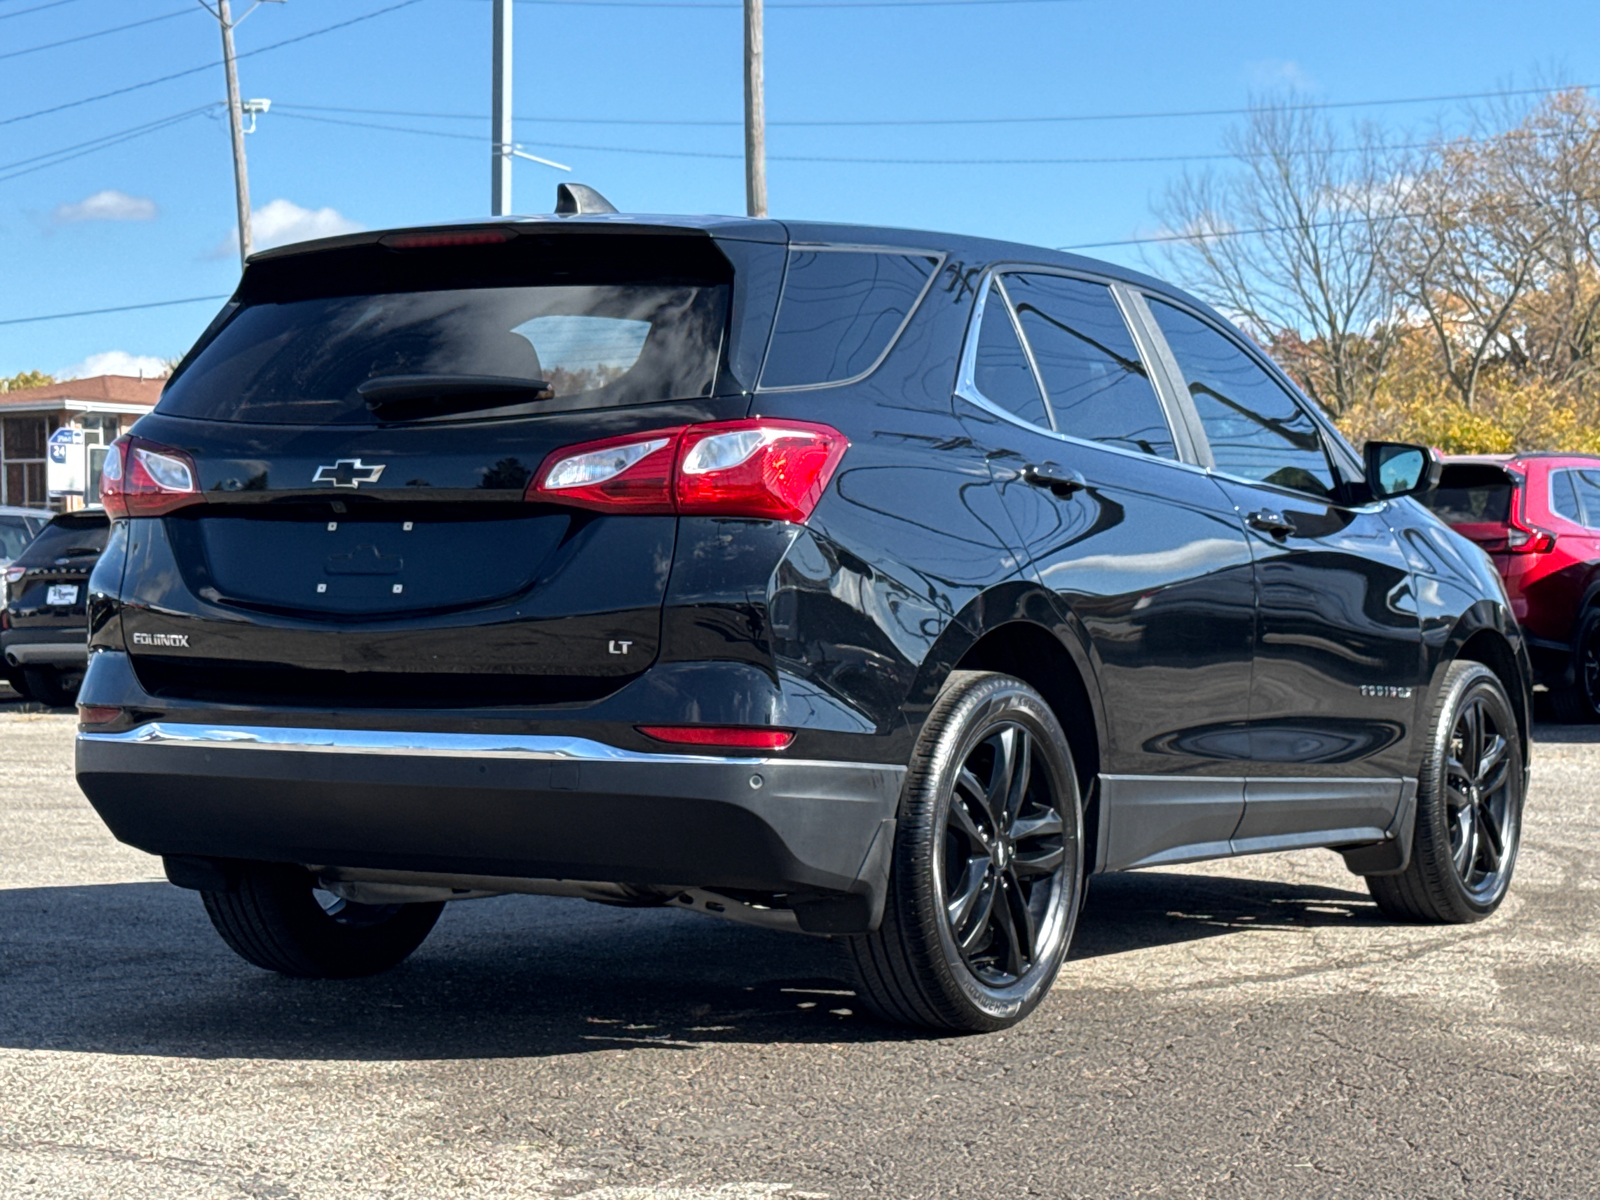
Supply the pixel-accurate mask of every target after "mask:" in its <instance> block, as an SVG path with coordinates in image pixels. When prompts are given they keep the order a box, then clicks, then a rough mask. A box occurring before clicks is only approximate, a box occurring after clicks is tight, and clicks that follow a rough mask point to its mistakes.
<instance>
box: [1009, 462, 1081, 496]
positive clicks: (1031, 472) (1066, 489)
mask: <svg viewBox="0 0 1600 1200" xmlns="http://www.w3.org/2000/svg"><path fill="white" fill-rule="evenodd" d="M1022 478H1023V479H1025V480H1027V481H1028V482H1029V483H1031V484H1033V486H1034V487H1042V488H1049V489H1050V490H1051V491H1052V492H1054V493H1055V494H1056V495H1058V496H1070V495H1072V493H1073V492H1078V491H1082V490H1083V489H1084V488H1086V487H1088V486H1089V483H1088V481H1087V480H1086V479H1084V477H1083V473H1082V472H1081V471H1074V470H1073V469H1072V468H1071V467H1063V466H1062V465H1061V464H1060V463H1053V462H1042V463H1029V464H1028V465H1027V466H1025V467H1023V468H1022Z"/></svg>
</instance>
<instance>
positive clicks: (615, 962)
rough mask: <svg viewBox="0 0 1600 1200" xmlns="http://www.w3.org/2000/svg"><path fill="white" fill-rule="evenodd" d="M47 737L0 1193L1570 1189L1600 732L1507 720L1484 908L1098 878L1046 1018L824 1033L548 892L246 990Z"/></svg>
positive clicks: (1374, 1193) (1224, 881) (48, 721)
mask: <svg viewBox="0 0 1600 1200" xmlns="http://www.w3.org/2000/svg"><path fill="white" fill-rule="evenodd" d="M7 707H9V711H7ZM72 735H73V720H72V717H71V716H70V715H67V714H62V713H43V712H27V711H23V710H22V709H20V708H19V707H18V706H16V705H14V704H13V705H10V706H0V866H3V874H0V1196H5V1197H14V1196H15V1197H25V1196H26V1197H31V1196H48V1197H67V1196H72V1197H76V1196H84V1197H90V1196H92V1197H123V1196H138V1197H144V1196H149V1197H162V1198H164V1200H180V1198H190V1197H193V1198H206V1200H212V1198H230V1200H231V1198H234V1197H257V1198H263V1200H266V1198H271V1200H323V1198H325V1197H326V1198H333V1197H339V1198H340V1200H362V1198H367V1197H374V1198H377V1197H382V1198H389V1197H396V1198H398V1197H406V1198H408V1200H411V1198H420V1197H440V1196H460V1197H464V1198H472V1200H478V1198H483V1200H491V1198H501V1197H583V1198H585V1200H709V1198H712V1197H715V1198H717V1200H758V1198H761V1200H764V1198H769V1197H778V1198H805V1197H820V1196H827V1197H839V1198H844V1197H897V1198H898V1197H973V1198H989V1197H1012V1196H1047V1197H1080V1196H1081V1197H1096V1198H1101V1197H1125V1196H1126V1197H1132V1196H1139V1197H1146V1196H1154V1197H1249V1198H1251V1200H1259V1198H1266V1197H1293V1198H1294V1200H1310V1198H1313V1197H1324V1196H1328V1197H1332V1196H1341V1197H1342V1196H1349V1197H1390V1196H1392V1197H1406V1198H1407V1200H1420V1198H1425V1197H1563V1198H1564V1197H1593V1196H1596V1195H1600V1150H1597V1148H1596V1138H1597V1134H1600V1105H1597V1101H1596V1094H1597V1091H1600V1086H1597V1085H1600V1006H1597V1003H1596V994H1597V990H1600V989H1597V980H1600V934H1597V930H1596V916H1597V915H1600V867H1597V855H1596V847H1597V845H1600V769H1597V768H1600V730H1594V729H1587V728H1584V729H1579V728H1563V727H1544V728H1541V729H1540V730H1539V731H1538V736H1537V740H1538V745H1537V746H1536V747H1535V753H1534V790H1533V793H1532V796H1531V798H1530V800H1529V805H1528V813H1527V822H1526V842H1525V844H1524V847H1523V851H1522V858H1521V861H1520V863H1519V866H1518V874H1517V880H1516V882H1515V884H1514V885H1513V889H1512V893H1511V896H1510V898H1509V900H1508V901H1507V902H1506V904H1505V906H1504V907H1503V908H1502V909H1501V911H1500V912H1499V913H1498V914H1497V915H1496V916H1495V917H1494V918H1492V919H1491V920H1489V921H1487V922H1485V923H1483V924H1481V925H1476V926H1469V927H1465V928H1438V927H1406V926H1398V925H1393V924H1390V923H1388V922H1386V921H1384V920H1383V919H1381V918H1380V917H1379V916H1378V915H1377V913H1376V911H1375V909H1374V908H1373V906H1372V904H1371V903H1370V901H1369V900H1368V898H1367V895H1366V892H1365V890H1364V889H1363V888H1362V886H1361V883H1360V881H1359V880H1358V879H1356V878H1355V877H1354V876H1351V875H1349V874H1348V873H1347V872H1346V871H1345V870H1344V868H1343V864H1342V862H1341V860H1340V859H1339V858H1337V857H1336V856H1335V855H1332V854H1329V853H1326V852H1323V853H1306V854H1300V855H1293V856H1286V857H1269V858H1261V859H1250V860H1235V861H1232V862H1227V863H1220V864H1210V865H1206V866H1199V867H1188V868H1175V869H1170V870H1163V871H1152V872H1142V873H1138V874H1131V875H1121V876H1111V877H1106V878H1103V879H1098V880H1096V881H1095V883H1094V886H1093V888H1092V892H1091V897H1090V902H1089V906H1088V908H1087V909H1086V911H1085V914H1084V918H1083V921H1082V924H1081V925H1080V926H1079V931H1078V937H1077V941H1076V943H1075V946H1074V950H1073V955H1072V961H1071V962H1069V963H1068V965H1067V966H1066V968H1065V969H1064V970H1063V972H1062V975H1061V978H1060V981H1059V982H1058V983H1057V984H1056V987H1055V990H1054V991H1053V993H1052V994H1051V995H1050V997H1049V998H1048V999H1047V1001H1046V1002H1045V1004H1044V1005H1043V1006H1042V1007H1041V1008H1040V1010H1039V1011H1038V1012H1037V1013H1036V1014H1035V1015H1034V1016H1033V1017H1032V1018H1030V1019H1029V1020H1028V1021H1026V1022H1025V1023H1024V1024H1022V1025H1021V1026H1019V1027H1018V1028H1016V1029H1015V1030H1012V1031H1010V1032H1008V1033H1005V1034H999V1035H992V1036H987V1037H963V1038H937V1037H928V1036H922V1035H917V1034H912V1033H908V1032H906V1031H903V1030H898V1029H894V1028H890V1027H886V1026H883V1025H879V1024H877V1023H875V1022H873V1021H871V1020H870V1019H868V1018H866V1017H864V1016H863V1015H861V1014H860V1013H859V1012H857V1011H855V1005H854V998H853V996H851V995H850V994H849V993H848V988H847V985H846V984H844V983H842V982H840V981H839V978H840V977H839V973H838V970H837V967H836V965H835V961H834V959H833V957H832V947H831V946H830V945H829V944H828V943H827V942H825V941H822V940H819V939H810V938H796V937H791V936H785V935H782V934H776V933H769V932H766V931H762V930H755V929H750V928H746V927H742V926H736V925H732V924H727V923H722V922H718V921H714V920H712V919H708V918H705V917H697V916H694V915H692V914H688V913H681V912H675V911H660V910H649V911H639V910H624V909H615V908H605V907H600V906H596V905H590V904H585V903H583V902H580V901H567V900H553V899H542V898H533V897H506V898H500V899H493V900H478V901H466V902H462V903H459V904H455V905H451V906H450V907H449V908H448V909H447V910H446V912H445V915H444V917H443V918H442V919H441V921H440V923H439V926H438V928H437V929H436V931H435V932H434V934H433V936H432V937H431V938H430V939H429V940H428V941H427V942H426V943H425V944H424V945H423V947H422V949H421V950H420V951H419V952H418V953H417V954H416V955H415V956H413V957H412V958H411V959H410V960H409V961H408V962H407V963H405V964H404V965H402V966H401V967H400V968H399V969H397V970H395V971H393V972H391V973H389V974H387V975H384V976H380V977H378V978H374V979H369V980H358V981H354V982H305V981H294V980H288V979H282V978H278V977H276V976H273V975H269V974H266V973H264V972H261V971H258V970H256V969H254V968H252V967H249V966H247V965H246V964H244V963H243V962H241V961H239V960H237V959H235V958H234V957H233V955H232V954H231V953H230V952H229V951H228V950H227V949H226V948H225V947H224V946H223V944H222V942H221V941H220V940H219V939H218V938H217V937H216V936H215V935H214V934H213V933H212V931H211V928H210V925H209V923H208V922H207V920H206V917H205V913H204V911H203V910H202V908H201V905H200V901H199V899H198V898H197V897H196V896H195V895H194V894H193V893H189V892H183V891H179V890H178V889H176V888H173V887H171V886H169V885H168V884H166V883H165V882H164V881H163V879H162V876H161V867H160V863H159V861H158V860H156V859H153V858H150V857H149V856H147V855H144V854H141V853H139V852H137V851H135V850H131V849H129V848H128V847H125V846H121V845H119V844H118V843H116V842H115V841H113V840H112V838H111V837H110V835H109V834H107V833H106V832H105V830H104V828H103V827H102V826H101V825H100V823H99V821H98V819H97V818H96V817H95V815H94V813H93V812H92V810H91V809H90V808H89V806H88V804H87V802H86V801H85V800H84V799H83V797H82V795H81V793H79V791H78V789H77V787H76V785H75V784H74V782H73V777H72Z"/></svg>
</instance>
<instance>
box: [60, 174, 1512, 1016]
mask: <svg viewBox="0 0 1600 1200" xmlns="http://www.w3.org/2000/svg"><path fill="white" fill-rule="evenodd" d="M574 196H576V197H577V199H574ZM586 197H587V199H586ZM604 207H605V206H603V205H602V204H601V203H600V202H599V201H598V199H597V198H593V197H592V193H586V192H585V191H583V190H581V189H572V190H571V191H569V192H568V193H566V194H565V195H564V197H563V203H561V204H560V205H558V210H557V212H556V213H555V214H553V215H550V216H546V217H533V218H525V219H522V218H519V219H501V220H495V221H491V222H479V223H465V224H458V225H451V226H445V227H437V228H426V229H421V228H419V229H406V230H399V231H391V232H376V233H360V234H353V235H349V236H344V237H338V238H332V239H327V240H324V241H318V242H311V243H306V244H302V245H297V246H290V247H285V248H282V249H277V250H270V251H267V252H265V253H261V254H257V255H255V256H254V257H253V258H251V260H250V263H249V266H248V267H247V268H246V270H245V272H244V275H243V278H242V280H241V282H240V284H239V288H238V291H237V293H236V294H235V295H234V296H233V298H232V299H231V300H230V301H229V302H228V304H227V305H226V307H224V309H223V310H222V312H221V313H220V314H219V315H218V317H217V318H216V320H215V321H214V322H212V324H211V326H210V327H209V328H208V329H207V330H206V331H205V333H204V334H203V336H202V337H201V338H200V340H199V342H198V344H197V345H196V346H195V347H194V349H193V350H191V351H190V352H189V354H188V356H187V357H186V358H184V360H183V361H182V363H181V364H180V365H179V366H178V368H177V370H176V371H175V372H174V373H173V375H172V378H171V380H170V381H169V382H168V383H167V385H166V389H165V391H164V393H163V395H162V398H161V401H160V403H159V404H158V405H157V407H156V409H155V411H154V412H153V413H151V414H150V415H148V416H146V417H143V418H141V419H140V420H139V422H138V423H137V424H136V425H135V426H134V428H133V430H132V432H131V434H129V435H128V436H126V437H123V438H121V439H119V440H118V442H117V443H116V446H115V449H114V450H113V451H112V452H111V453H110V454H109V455H108V457H107V459H106V465H105V475H104V483H103V485H102V490H103V496H104V500H105V505H106V508H107V510H108V511H109V512H110V513H111V514H112V515H113V517H114V518H115V522H114V526H113V529H112V533H111V537H110V543H109V546H108V548H107V550H106V551H105V553H104V555H103V557H102V558H101V560H100V563H99V565H98V567H97V568H96V570H95V572H94V575H93V576H92V579H91V583H90V591H91V597H90V613H89V624H90V631H89V640H90V646H91V648H92V653H91V656H90V662H89V668H88V673H87V677H86V679H85V681H84V683H83V688H82V692H81V695H80V697H79V704H80V715H81V722H82V724H81V727H80V732H79V736H78V741H77V772H78V780H79V782H80V783H81V785H82V787H83V790H84V791H85V792H86V793H87V795H88V796H89V798H90V800H91V801H92V802H93V804H94V806H95V807H96V809H98V811H99V813H100V814H101V816H102V817H103V818H104V819H105V821H106V823H107V824H108V825H109V826H110V828H111V830H112V831H113V832H114V833H115V834H116V836H117V837H119V838H121V839H122V840H123V841H125V842H128V843H130V844H132V845H134V846H137V847H140V848H141V849H144V850H147V851H150V852H151V853H154V854H159V855H161V856H163V858H164V859H165V866H166V872H167V876H168V878H169V879H170V880H171V881H172V882H173V883H175V884H177V885H179V886H180V887H187V888H193V889H196V890H198V891H200V892H201V894H202V896H203V899H204V902H205V906H206V909H207V911H208V912H209V914H210V916H211V919H212V921H213V922H214V924H215V925H216V928H217V930H218V932H219V933H220V934H221V935H222V937H223V938H224V939H225V940H226V941H227V943H228V944H229V945H230V946H231V947H232V948H233V949H234V950H235V951H237V952H238V953H239V954H240V955H242V956H243V957H244V958H246V959H248V960H249V961H250V962H252V963H255V964H257V965H259V966H262V967H266V968H270V969H272V970H275V971H280V972H283V973H285V974H288V975H297V976H324V977H325V976H353V975H360V974H365V973H370V972H375V971H379V970H383V969H385V968H387V967H390V966H393V965H394V964H396V963H398V962H399V961H400V960H402V959H403V958H405V956H406V955H407V954H409V953H410V952H411V951H412V950H413V949H415V948H416V947H417V945H418V944H419V943H420V942H421V941H422V940H423V938H424V937H425V936H426V935H427V933H428V931H429V929H430V928H431V927H432V926H433V924H434V922H435V921H436V920H437V919H438V916H439V913H440V911H441V909H442V907H443V905H444V903H445V902H447V901H450V900H455V899H465V898H470V897H475V896H483V895H493V894H503V893H511V892H524V893H536V894H544V895H562V896H574V897H582V898H586V899H590V900H595V901H601V902H605V903H612V904H625V905H674V906H679V907H683V908H688V909H693V910H695V911H698V912H702V913H713V914H718V915H721V916H724V917H728V918H732V919H735V920H742V921H747V922H752V923H755V924H759V925H765V926H769V927H773V928H782V929H792V930H796V931H800V932H804V933H808V934H817V935H825V936H830V937H832V938H834V939H835V940H836V941H837V942H838V943H839V944H840V946H841V947H842V950H843V956H844V958H845V960H846V962H847V964H848V965H849V967H850V969H851V970H852V971H853V973H854V977H855V986H856V987H857V989H858V991H859V993H860V996H861V1000H862V1002H863V1003H864V1005H865V1006H867V1007H868V1008H870V1009H871V1010H873V1011H874V1012H875V1013H877V1014H879V1015H880V1016H883V1017H886V1018H889V1019H891V1020H895V1021H901V1022H909V1023H914V1024H920V1025H924V1026H931V1027H934V1028H942V1029H953V1030H992V1029H997V1028H1001V1027H1004V1026H1006V1025H1008V1024H1010V1023H1012V1022H1014V1021H1017V1020H1019V1019H1020V1018H1021V1017H1023V1016H1024V1015H1026V1014H1027V1013H1028V1012H1029V1011H1030V1010H1031V1009H1032V1008H1033V1007H1034V1006H1035V1005H1037V1004H1038V1003H1039V1001H1040V999H1041V997H1042V996H1043V995H1044V993H1045V992H1046V991H1047V990H1048V988H1049V986H1050V983H1051V981H1052V979H1053V978H1054V976H1055V974H1056V972H1057V969H1058V968H1059V967H1060V965H1061V962H1062V960H1063V958H1064V957H1065V954H1066V951H1067V947H1068V943H1069V942H1070V940H1071V938H1072V933H1073V928H1074V925H1075V924H1076V921H1077V918H1078V910H1079V906H1080V902H1081V900H1082V897H1083V895H1084V892H1085V881H1086V879H1087V878H1088V877H1089V876H1091V875H1093V874H1095V873H1098V872H1104V871H1122V870H1127V869H1130V868H1136V867H1150V866H1156V865H1162V864H1170V863H1178V862H1187V861H1193V860H1198V859H1214V858H1222V857H1227V856H1230V855H1243V854H1256V853H1260V852H1264V851H1276V850H1289V849H1301V848H1306V847H1327V848H1330V849H1332V850H1334V851H1337V852H1338V853H1340V854H1342V855H1343V856H1344V859H1345V862H1346V863H1347V864H1348V866H1349V869H1350V870H1351V871H1353V872H1355V873H1357V874H1359V875H1363V876H1365V877H1366V879H1367V882H1368V886H1369V887H1370V889H1371V892H1372V894H1373V896H1374V897H1375V899H1376V901H1377V904H1378V906H1379V907H1380V908H1381V909H1382V910H1383V911H1384V912H1385V913H1388V914H1390V915H1391V916H1394V917H1397V918H1400V919H1403V920H1411V921H1417V920H1421V921H1444V922H1464V921H1472V920H1476V919H1478V918H1481V917H1484V916H1486V915H1487V914H1489V913H1490V912H1492V911H1493V910H1494V909H1495V908H1496V906H1497V905H1498V904H1499V903H1500V901H1501V899H1502V898H1503V897H1504V895H1505V892H1506V888H1507V886H1508V884H1509V882H1510V878H1511V874H1512V869H1513V866H1514V863H1515V860H1516V855H1517V846H1518V833H1519V827H1520V821H1521V816H1522V805H1523V796H1524V794H1525V790H1526V783H1527V764H1528V711H1529V686H1530V685H1529V667H1528V659H1527V653H1526V651H1525V649H1524V645H1523V637H1522V634H1521V633H1520V632H1519V630H1518V628H1517V625H1516V623H1515V621H1514V620H1513V619H1512V617H1511V615H1510V612H1509V607H1508V604H1507V601H1506V598H1505V593H1504V592H1503V591H1502V588H1501V584H1500V580H1499V577H1498V576H1497V575H1496V573H1495V571H1494V569H1493V568H1492V566H1491V565H1490V564H1489V561H1488V560H1487V559H1486V558H1485V557H1484V556H1483V554H1482V552H1481V551H1479V550H1478V549H1477V548H1475V547H1474V546H1472V545H1471V544H1470V543H1468V542H1466V541H1464V540H1462V539H1461V538H1460V537H1458V536H1457V535H1456V534H1454V533H1453V532H1451V531H1450V530H1449V529H1448V528H1446V527H1445V526H1444V525H1443V524H1441V523H1440V522H1439V521H1438V520H1437V519H1436V518H1435V517H1434V516H1432V515H1431V514H1430V513H1429V512H1428V511H1427V510H1426V509H1424V508H1423V507H1422V505H1421V504H1419V503H1418V502H1417V501H1416V500H1415V499H1413V498H1412V496H1413V494H1415V493H1420V492H1425V491H1426V490H1427V489H1428V488H1429V487H1430V486H1431V485H1432V484H1434V483H1435V482H1436V481H1437V474H1438V465H1437V463H1436V461H1435V460H1434V458H1433V456H1432V454H1431V452H1429V451H1427V450H1425V449H1422V448H1419V447H1412V446H1405V445H1400V444H1395V443H1383V444H1373V445H1369V446H1368V447H1367V449H1366V452H1365V455H1364V456H1363V455H1358V454H1357V453H1355V452H1354V451H1352V450H1351V449H1350V447H1349V446H1348V444H1347V443H1346V442H1345V441H1344V439H1343V438H1342V437H1341V436H1340V435H1339V434H1338V432H1336V431H1335V429H1334V428H1333V427H1332V426H1331V425H1330V424H1329V423H1328V422H1327V421H1326V420H1325V419H1324V418H1323V416H1322V414H1321V413H1320V412H1318V411H1317V409H1316V408H1315V406H1314V405H1312V404H1311V403H1309V402H1307V401H1306V400H1305V399H1304V398H1303V397H1302V396H1301V395H1300V393H1299V392H1298V391H1297V390H1296V389H1295V387H1294V385H1293V384H1292V383H1291V382H1290V380H1289V379H1288V378H1287V377H1286V376H1285V375H1284V374H1283V372H1282V371H1280V370H1279V369H1278V368H1277V367H1275V366H1274V365H1273V364H1272V362H1271V361H1270V360H1269V359H1267V358H1266V357H1265V356H1263V355H1262V353H1261V352H1260V351H1259V350H1258V349H1257V348H1256V347H1255V346H1254V345H1253V344H1252V343H1251V342H1250V341H1248V340H1247V339H1246V338H1244V337H1242V336H1241V335H1240V334H1239V333H1238V332H1237V331H1236V330H1235V329H1234V328H1233V327H1232V326H1230V325H1229V324H1228V323H1227V322H1226V321H1225V320H1223V319H1222V318H1221V317H1219V316H1218V315H1217V314H1216V313H1215V312H1213V311H1212V310H1211V309H1209V308H1207V307H1206V306H1205V305H1203V304H1201V303H1198V302H1197V301H1195V300H1194V299H1193V298H1191V297H1189V296H1186V295H1184V294H1183V293H1181V292H1178V291H1175V290H1174V289H1172V288H1171V287H1168V286H1167V285H1165V284H1163V283H1160V282H1158V281H1157V280H1154V279H1149V278H1146V277H1144V276H1141V275H1137V274H1134V273H1132V272H1129V271H1127V270H1124V269H1122V268H1120V267H1115V266H1111V265H1108V264H1106V263H1101V262H1094V261H1091V260H1088V259H1084V258H1079V257H1076V256H1073V255H1068V254H1061V253H1056V252H1053V251H1049V250H1042V249H1038V248H1035V247H1029V246H1021V245H1012V244H1006V243H1000V242H992V241H984V240H980V239H976V238H964V237H952V236H947V235H942V234H934V233H924V232H907V231H903V230H895V229H876V228H858V227H849V226H839V225H817V224H802V223H796V222H778V221H771V220H747V219H735V218H679V217H641V216H622V215H617V214H615V213H613V212H610V211H600V212H595V211H592V210H594V209H597V208H602V209H603V208H604ZM563 210H565V211H563Z"/></svg>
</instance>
